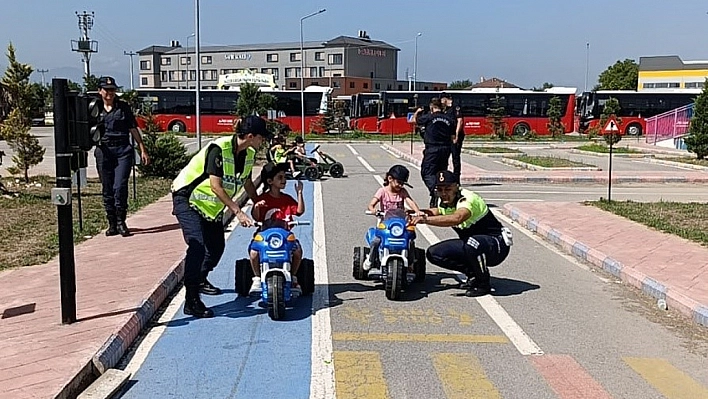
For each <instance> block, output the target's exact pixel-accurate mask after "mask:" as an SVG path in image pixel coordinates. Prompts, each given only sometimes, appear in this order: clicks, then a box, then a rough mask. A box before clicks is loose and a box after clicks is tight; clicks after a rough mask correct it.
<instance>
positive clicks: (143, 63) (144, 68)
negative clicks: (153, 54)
mask: <svg viewBox="0 0 708 399" xmlns="http://www.w3.org/2000/svg"><path fill="white" fill-rule="evenodd" d="M140 70H141V71H149V70H150V61H140Z"/></svg>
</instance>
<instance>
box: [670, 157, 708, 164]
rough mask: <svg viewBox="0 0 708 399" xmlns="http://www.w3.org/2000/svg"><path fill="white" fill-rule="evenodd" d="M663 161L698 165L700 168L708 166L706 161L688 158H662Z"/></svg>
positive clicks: (707, 160)
mask: <svg viewBox="0 0 708 399" xmlns="http://www.w3.org/2000/svg"><path fill="white" fill-rule="evenodd" d="M664 159H665V160H667V161H674V162H681V163H690V164H693V165H700V166H708V159H696V158H689V157H680V158H664Z"/></svg>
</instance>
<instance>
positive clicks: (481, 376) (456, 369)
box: [433, 353, 501, 399]
mask: <svg viewBox="0 0 708 399" xmlns="http://www.w3.org/2000/svg"><path fill="white" fill-rule="evenodd" d="M433 364H434V365H435V370H436V371H437V373H438V378H440V381H442V385H443V390H444V391H445V396H447V399H474V398H480V399H496V398H499V399H501V395H500V394H499V391H497V389H496V388H495V387H494V384H492V382H491V381H489V379H488V378H487V375H486V374H485V373H484V369H482V366H481V365H480V364H479V360H477V358H476V357H474V356H473V355H470V354H462V355H458V354H455V353H436V354H434V355H433Z"/></svg>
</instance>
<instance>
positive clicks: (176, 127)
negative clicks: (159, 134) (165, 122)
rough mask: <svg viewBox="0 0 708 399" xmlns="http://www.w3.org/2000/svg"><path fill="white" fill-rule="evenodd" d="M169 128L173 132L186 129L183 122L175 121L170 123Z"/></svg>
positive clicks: (180, 131)
mask: <svg viewBox="0 0 708 399" xmlns="http://www.w3.org/2000/svg"><path fill="white" fill-rule="evenodd" d="M170 130H171V131H172V132H173V133H184V132H186V131H187V127H186V126H185V125H184V123H182V122H180V121H177V122H173V123H172V125H170Z"/></svg>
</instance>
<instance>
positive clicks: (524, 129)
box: [513, 122, 531, 137]
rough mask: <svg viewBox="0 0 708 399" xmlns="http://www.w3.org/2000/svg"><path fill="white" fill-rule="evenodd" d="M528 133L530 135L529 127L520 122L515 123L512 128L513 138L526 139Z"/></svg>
mask: <svg viewBox="0 0 708 399" xmlns="http://www.w3.org/2000/svg"><path fill="white" fill-rule="evenodd" d="M529 133H531V126H529V125H528V124H527V123H524V122H521V123H517V124H516V125H515V126H514V131H513V134H514V136H519V137H526V136H528V134H529Z"/></svg>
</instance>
